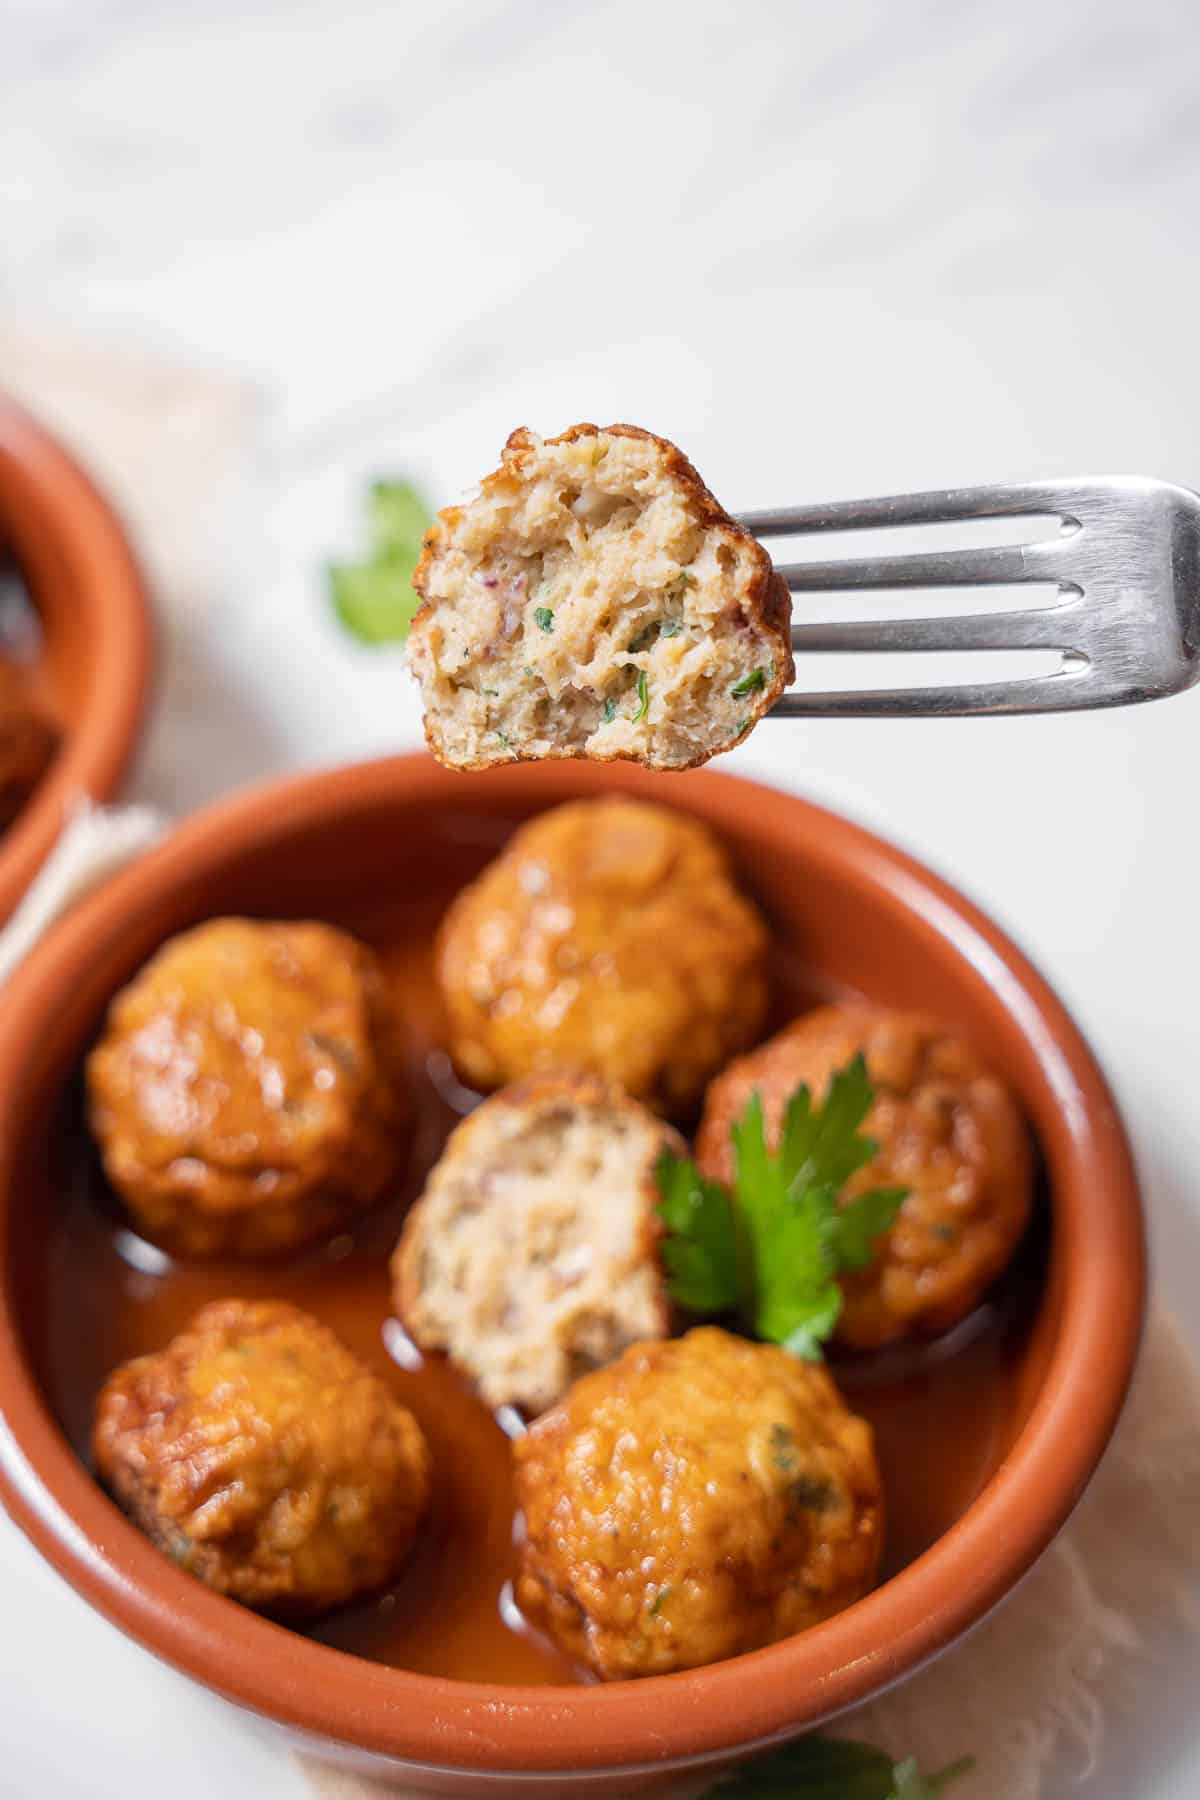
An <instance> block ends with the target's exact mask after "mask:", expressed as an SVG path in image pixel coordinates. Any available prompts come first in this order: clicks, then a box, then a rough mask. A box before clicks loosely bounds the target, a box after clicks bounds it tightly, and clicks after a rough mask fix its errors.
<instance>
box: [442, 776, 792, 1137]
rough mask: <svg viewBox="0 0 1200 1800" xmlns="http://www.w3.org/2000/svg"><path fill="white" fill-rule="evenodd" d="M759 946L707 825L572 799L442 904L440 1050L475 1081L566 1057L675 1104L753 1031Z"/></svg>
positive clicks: (756, 919) (760, 1007)
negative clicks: (444, 1030) (444, 1044)
mask: <svg viewBox="0 0 1200 1800" xmlns="http://www.w3.org/2000/svg"><path fill="white" fill-rule="evenodd" d="M766 950H767V933H766V927H765V925H764V923H763V921H762V919H761V917H760V915H759V913H758V911H757V909H756V908H755V907H754V906H752V905H751V903H750V902H749V901H748V900H747V899H746V898H745V897H744V896H743V895H742V894H741V893H740V892H739V891H738V889H737V887H736V886H735V884H734V881H733V877H732V873H731V871H730V868H729V864H728V860H727V858H726V856H725V853H724V851H723V850H722V849H721V847H720V845H719V844H718V843H717V841H716V839H715V838H714V837H713V835H712V833H711V832H710V831H709V830H708V828H707V827H706V826H705V825H703V824H701V823H700V822H699V821H698V820H695V819H690V818H688V817H687V816H685V815H683V814H680V813H675V812H669V811H667V810H666V809H664V808H662V807H658V806H650V805H647V804H645V803H644V802H642V801H635V800H628V799H624V798H612V799H604V800H582V801H574V802H571V803H569V804H568V805H566V806H560V807H556V808H554V809H553V810H552V811H550V812H547V813H543V814H542V815H541V816H540V817H538V818H536V819H534V820H532V821H531V822H530V823H529V824H527V825H525V826H523V827H522V829H521V830H519V831H518V832H517V833H516V834H515V836H514V837H513V838H512V840H511V842H510V843H509V844H508V846H507V848H506V849H505V850H504V851H503V852H502V854H501V855H500V856H498V857H497V858H496V859H495V861H494V862H492V863H491V864H490V865H489V866H488V867H487V868H486V869H485V870H484V871H483V873H482V875H480V876H479V878H478V879H477V880H476V881H475V882H474V883H472V885H471V886H470V887H468V888H466V889H464V890H463V892H462V893H461V894H460V895H459V896H458V898H457V900H456V901H455V902H454V904H453V906H452V907H451V908H450V911H449V913H448V914H447V916H446V919H445V921H444V923H443V926H442V929H441V932H440V934H439V939H438V947H437V967H438V977H439V982H440V986H441V990H442V994H443V997H444V1001H445V1006H446V1012H447V1015H448V1021H449V1030H450V1039H451V1048H452V1051H453V1054H454V1057H455V1060H456V1062H457V1063H458V1065H459V1067H460V1069H461V1070H462V1072H463V1073H464V1074H465V1076H466V1077H467V1079H468V1080H470V1081H472V1082H474V1083H475V1084H476V1085H477V1086H479V1087H483V1088H492V1087H498V1086H500V1085H502V1084H503V1083H505V1082H508V1081H515V1080H518V1079H519V1078H520V1077H521V1076H523V1075H529V1074H534V1073H537V1072H539V1071H543V1070H547V1069H554V1068H559V1069H562V1068H576V1069H583V1070H587V1071H591V1072H594V1073H596V1074H598V1075H603V1076H605V1077H606V1078H607V1079H609V1080H611V1081H617V1082H619V1083H620V1084H621V1085H622V1086H623V1087H624V1088H625V1089H626V1091H627V1092H628V1093H630V1094H632V1095H633V1096H634V1097H635V1098H636V1099H639V1100H643V1101H645V1102H646V1103H647V1104H648V1105H650V1106H652V1107H654V1108H655V1110H656V1111H660V1112H664V1113H668V1114H676V1113H681V1112H684V1111H686V1109H687V1108H688V1107H689V1106H691V1105H693V1104H694V1103H695V1101H696V1100H698V1099H699V1096H700V1094H701V1092H702V1090H703V1087H704V1084H705V1082H706V1081H707V1080H708V1079H709V1077H710V1076H711V1075H713V1074H714V1073H715V1071H716V1070H717V1069H719V1068H720V1067H721V1066H722V1064H723V1063H724V1062H725V1061H726V1060H727V1059H728V1058H729V1056H731V1055H732V1054H734V1053H735V1052H736V1051H738V1050H741V1049H743V1048H745V1046H746V1045H747V1044H749V1043H752V1042H753V1041H754V1038H755V1036H756V1034H757V1032H758V1030H759V1028H760V1026H761V1024H762V1020H763V1016H764V1013H765V1010H766V1002H767V984H766Z"/></svg>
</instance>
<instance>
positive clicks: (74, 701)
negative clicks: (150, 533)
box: [0, 396, 152, 920]
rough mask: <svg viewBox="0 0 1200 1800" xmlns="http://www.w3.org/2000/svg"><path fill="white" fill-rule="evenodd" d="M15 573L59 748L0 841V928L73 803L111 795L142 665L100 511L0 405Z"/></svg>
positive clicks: (1, 556)
mask: <svg viewBox="0 0 1200 1800" xmlns="http://www.w3.org/2000/svg"><path fill="white" fill-rule="evenodd" d="M5 562H11V563H14V564H15V565H16V568H17V571H18V573H19V575H20V578H21V580H22V582H23V584H24V586H25V587H26V588H27V590H28V592H29V596H30V598H31V600H32V602H33V605H34V608H35V609H36V612H37V615H38V620H39V624H40V629H41V643H40V646H39V651H38V660H37V666H36V669H35V671H34V680H35V685H36V689H37V692H38V696H39V699H40V700H41V701H42V703H43V705H44V707H45V709H46V711H47V712H48V713H49V715H50V716H51V718H52V719H53V722H54V724H55V725H56V726H57V728H58V731H59V733H60V737H61V741H60V744H59V748H58V751H57V754H56V755H55V757H54V759H53V761H52V762H51V764H50V766H49V769H48V770H47V772H46V773H45V775H44V776H43V777H42V778H41V780H40V781H39V782H38V784H37V786H36V788H35V789H34V792H33V794H32V795H31V797H30V799H29V800H28V802H27V803H26V805H25V806H24V807H23V808H22V809H21V812H20V813H19V815H18V816H17V818H16V820H15V821H14V823H13V824H12V825H11V826H10V827H9V828H8V829H7V830H6V831H5V832H4V833H3V834H2V835H0V920H3V919H5V918H6V917H7V916H8V914H9V913H10V912H11V911H12V909H13V907H14V906H15V905H16V903H17V901H18V900H19V899H20V897H21V895H22V893H23V892H24V891H25V889H26V887H27V886H28V885H29V883H30V881H31V880H32V879H33V876H34V875H35V874H36V873H37V870H38V868H39V867H40V865H41V863H42V862H43V861H44V860H45V858H46V856H47V854H48V853H49V851H50V849H51V847H52V846H53V844H54V841H55V839H56V838H57V836H58V833H59V831H60V829H61V827H62V822H63V817H64V814H65V812H66V809H67V807H68V806H69V805H70V803H71V801H72V800H73V799H74V798H75V797H76V796H77V795H79V794H87V795H90V797H91V798H92V799H93V800H106V799H108V798H109V796H110V795H111V794H113V793H114V792H115V790H116V788H117V785H118V783H119V781H120V779H121V776H122V774H123V772H124V769H125V766H126V764H127V763H128V761H129V758H130V755H131V753H132V751H133V748H134V746H135V744H136V742H137V735H138V730H139V728H140V725H141V722H142V716H143V712H144V709H145V704H146V697H147V691H148V686H149V679H150V665H151V637H152V632H151V619H150V608H149V603H148V600H147V597H146V590H145V587H144V585H143V582H142V577H141V574H140V572H139V570H138V568H137V564H136V563H135V561H134V558H133V553H132V551H131V550H130V547H129V543H128V540H127V539H126V537H125V534H124V531H123V530H122V527H121V525H120V522H119V521H118V519H117V517H116V515H115V514H114V512H113V511H112V509H111V507H110V506H109V505H108V502H107V501H106V500H105V499H104V498H103V497H102V495H101V494H99V493H98V492H97V490H96V489H95V488H94V487H93V486H92V483H91V482H90V481H89V480H88V478H87V476H86V475H85V474H84V473H83V471H82V469H80V467H79V466H78V464H77V463H76V462H74V461H73V460H72V458H71V457H70V456H68V455H67V453H66V451H65V450H63V449H62V448H61V447H60V446H59V445H58V444H57V443H55V441H54V440H53V438H51V437H50V436H49V435H48V434H47V433H46V432H45V431H43V430H42V429H41V427H40V426H39V425H36V424H35V423H34V421H33V420H32V419H31V418H30V417H29V415H28V414H27V413H25V412H23V411H22V410H21V409H20V408H19V407H17V406H14V405H13V404H12V402H11V401H8V400H6V399H4V398H3V396H0V568H2V567H3V564H4V563H5Z"/></svg>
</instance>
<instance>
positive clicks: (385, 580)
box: [327, 481, 431, 644]
mask: <svg viewBox="0 0 1200 1800" xmlns="http://www.w3.org/2000/svg"><path fill="white" fill-rule="evenodd" d="M366 511H367V535H368V545H369V550H368V554H367V556H366V557H364V558H362V559H361V560H360V561H358V562H337V563H331V564H330V565H329V568H328V571H327V573H328V579H329V592H330V598H331V600H332V602H333V608H334V611H335V613H336V614H337V616H338V618H339V620H340V621H341V623H342V624H343V625H344V626H345V628H346V630H347V631H349V632H350V633H351V634H352V635H353V636H354V637H356V638H357V639H358V641H359V643H361V644H397V643H402V642H403V641H404V639H405V638H406V637H407V636H408V628H409V626H410V625H411V624H412V621H413V617H414V615H415V613H416V610H417V607H418V606H419V605H420V599H419V596H418V595H417V594H416V593H415V592H414V591H413V585H412V575H413V570H414V569H415V568H416V566H417V559H418V557H419V556H420V554H421V544H422V540H423V538H424V536H425V532H426V530H427V529H428V527H429V524H430V522H431V515H430V511H429V508H428V506H427V505H426V503H425V501H424V500H423V498H422V497H421V495H420V493H419V492H418V491H417V489H416V488H415V487H413V486H412V484H411V483H410V482H407V481H375V482H372V484H371V486H370V488H369V489H368V492H367V508H366Z"/></svg>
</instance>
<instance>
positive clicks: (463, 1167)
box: [392, 1075, 684, 1413]
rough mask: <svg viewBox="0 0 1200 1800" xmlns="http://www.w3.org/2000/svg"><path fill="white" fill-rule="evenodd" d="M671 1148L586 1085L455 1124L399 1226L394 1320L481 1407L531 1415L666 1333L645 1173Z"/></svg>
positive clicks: (540, 1092)
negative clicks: (469, 1387)
mask: <svg viewBox="0 0 1200 1800" xmlns="http://www.w3.org/2000/svg"><path fill="white" fill-rule="evenodd" d="M668 1149H670V1150H673V1151H675V1152H676V1153H677V1154H679V1153H682V1151H683V1149H684V1145H683V1141H682V1139H680V1138H679V1137H678V1136H677V1135H676V1133H675V1132H673V1131H672V1130H671V1129H670V1127H669V1126H667V1125H664V1124H663V1123H662V1122H661V1120H659V1119H656V1118H655V1117H654V1115H653V1113H650V1112H647V1110H646V1108H645V1107H644V1106H639V1104H638V1103H637V1101H636V1100H630V1099H629V1098H628V1096H627V1095H625V1094H623V1093H622V1092H621V1090H620V1089H619V1088H618V1087H615V1086H613V1085H611V1084H610V1083H607V1082H604V1081H600V1080H598V1079H597V1078H596V1077H595V1076H591V1075H546V1076H535V1077H533V1078H532V1079H531V1080H529V1081H524V1082H519V1083H518V1084H517V1085H516V1086H515V1087H509V1088H505V1089H503V1090H502V1092H500V1093H499V1094H494V1095H493V1096H492V1098H491V1099H490V1100H487V1101H485V1102H484V1104H483V1105H482V1106H481V1107H479V1108H478V1110H477V1111H476V1112H474V1113H473V1114H472V1115H471V1117H470V1118H468V1119H466V1120H464V1122H463V1123H462V1124H461V1125H460V1126H459V1127H458V1129H457V1130H456V1131H455V1132H454V1133H453V1135H452V1136H451V1138H450V1141H449V1143H448V1144H447V1145H446V1148H445V1151H444V1152H443V1154H442V1157H441V1160H440V1162H438V1164H437V1165H436V1167H435V1168H434V1169H433V1170H432V1172H431V1174H430V1176H429V1180H428V1182H427V1184H426V1187H425V1192H424V1194H423V1195H422V1196H421V1198H420V1199H419V1200H418V1201H417V1203H416V1205H415V1206H414V1207H413V1209H412V1211H411V1212H410V1213H409V1215H408V1218H407V1220H406V1222H405V1226H404V1231H403V1233H402V1235H401V1238H400V1242H399V1244H398V1245H397V1248H396V1253H395V1256H394V1258H393V1262H392V1274H393V1280H394V1284H395V1300H396V1311H397V1313H398V1315H399V1317H400V1318H401V1320H402V1321H403V1323H404V1325H405V1326H406V1328H407V1330H408V1331H409V1333H410V1335H411V1336H412V1337H413V1338H414V1339H415V1340H416V1342H417V1343H418V1344H420V1345H421V1346H422V1347H424V1348H426V1349H434V1350H445V1351H448V1352H449V1354H450V1356H451V1358H452V1360H453V1361H454V1362H455V1363H457V1364H458V1366H459V1367H460V1368H461V1369H464V1370H466V1371H467V1372H468V1373H469V1374H470V1375H471V1376H472V1377H473V1378H474V1380H475V1382H476V1384H477V1386H478V1388H479V1392H480V1394H481V1395H482V1397H483V1399H484V1400H486V1401H487V1403H488V1404H489V1406H502V1405H505V1404H511V1405H514V1406H519V1407H522V1408H524V1409H525V1411H527V1412H530V1413H537V1412H541V1411H542V1410H543V1409H544V1408H545V1407H547V1406H550V1405H551V1404H552V1403H553V1402H554V1401H555V1400H557V1399H558V1398H559V1396H560V1395H561V1394H562V1393H563V1392H564V1390H565V1389H566V1388H567V1387H568V1386H569V1385H570V1383H571V1382H572V1381H573V1380H574V1379H575V1377H576V1376H577V1375H579V1374H581V1373H583V1372H584V1371H585V1370H587V1369H594V1368H597V1367H599V1366H600V1365H602V1364H603V1363H606V1362H610V1361H611V1360H612V1358H613V1357H614V1356H616V1355H618V1354H619V1353H620V1351H622V1350H623V1349H624V1348H625V1347H626V1345H628V1344H633V1343H637V1342H639V1341H640V1340H641V1339H643V1338H656V1337H663V1336H665V1334H666V1332H667V1330H668V1328H669V1325H670V1304H669V1302H668V1300H667V1296H666V1290H665V1286H664V1281H663V1276H662V1272H661V1270H660V1268H659V1264H658V1257H657V1254H656V1244H657V1239H658V1236H659V1227H658V1220H657V1210H656V1209H657V1205H658V1198H659V1196H658V1188H657V1184H656V1182H655V1179H654V1171H655V1167H656V1165H657V1163H658V1160H659V1158H660V1157H661V1156H662V1154H663V1152H664V1150H668Z"/></svg>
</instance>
